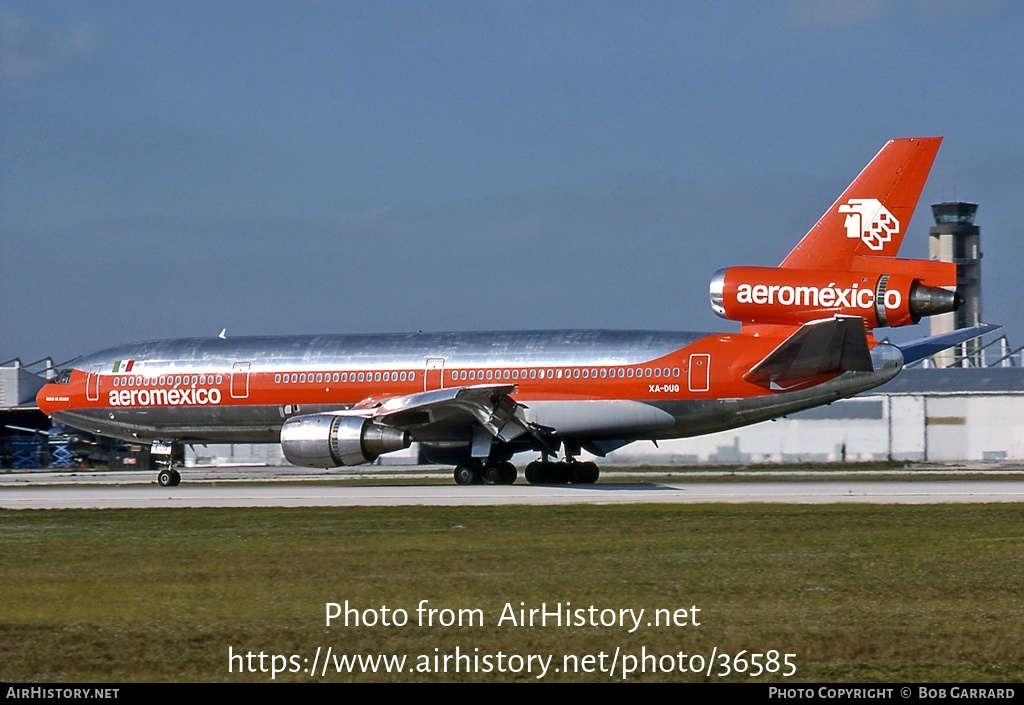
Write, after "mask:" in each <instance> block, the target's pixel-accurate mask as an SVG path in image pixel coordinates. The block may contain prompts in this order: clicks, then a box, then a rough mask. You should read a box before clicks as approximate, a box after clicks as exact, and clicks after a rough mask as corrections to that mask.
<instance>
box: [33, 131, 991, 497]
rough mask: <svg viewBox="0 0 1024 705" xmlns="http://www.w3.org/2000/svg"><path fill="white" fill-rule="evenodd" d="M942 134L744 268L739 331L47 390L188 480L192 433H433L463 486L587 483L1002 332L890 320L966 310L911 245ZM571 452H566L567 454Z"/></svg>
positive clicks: (196, 355) (87, 364)
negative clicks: (184, 470)
mask: <svg viewBox="0 0 1024 705" xmlns="http://www.w3.org/2000/svg"><path fill="white" fill-rule="evenodd" d="M940 142H941V138H940V137H918V138H903V139H895V140H892V141H890V142H888V143H887V144H886V145H885V146H884V147H883V148H882V149H881V151H880V152H879V153H878V154H877V155H876V156H875V157H874V158H873V159H872V160H871V161H870V162H869V163H868V165H867V166H866V167H865V168H864V170H863V171H862V172H861V173H860V175H859V176H857V178H856V179H854V181H853V182H852V183H851V184H850V186H849V187H847V189H846V190H845V191H844V192H843V193H842V195H840V197H839V198H838V199H837V200H836V202H835V203H834V204H832V206H831V207H830V208H829V209H828V210H827V211H826V212H825V213H824V215H822V216H821V218H820V219H819V220H818V221H817V223H815V225H814V227H812V228H811V230H810V231H809V232H808V233H807V234H806V235H805V236H804V237H803V239H801V240H800V242H799V243H798V244H797V245H796V247H795V248H794V249H793V250H792V252H790V254H789V255H788V256H787V257H786V258H785V259H784V260H783V261H782V263H781V264H780V265H779V266H778V267H730V268H728V269H724V270H721V271H719V272H717V273H716V274H715V275H714V277H713V278H712V280H711V286H710V295H711V306H712V308H713V309H714V311H715V312H716V313H717V314H718V315H719V316H721V317H723V318H726V319H729V320H732V321H737V322H739V324H740V326H739V331H734V332H723V333H692V332H672V331H657V330H638V331H615V330H534V331H516V332H462V333H423V332H415V333H394V334H383V335H381V334H373V335H311V336H310V335H307V336H280V337H239V338H232V337H229V336H217V337H211V338H185V339H175V340H162V341H152V342H145V343H137V344H131V345H122V346H120V347H115V348H111V349H109V350H105V351H103V352H98V353H95V354H92V355H87V356H85V357H81V358H79V359H77V360H75V361H73V364H71V365H70V366H69V367H67V368H65V369H62V370H60V371H59V372H58V373H57V374H56V375H55V377H54V379H52V380H51V381H50V382H49V383H47V384H46V385H45V386H44V387H43V388H42V389H41V390H40V392H39V394H38V397H37V402H38V404H39V407H40V409H42V410H43V411H44V412H45V413H47V414H48V415H49V416H50V417H52V419H53V420H54V422H56V423H59V424H64V425H66V426H71V427H74V428H77V429H81V430H85V431H88V432H91V433H95V434H100V435H105V436H112V437H115V438H120V439H124V440H127V441H132V442H142V443H149V444H151V447H152V450H153V453H154V456H155V457H157V458H159V459H160V464H161V469H160V471H159V474H158V478H157V481H158V483H159V484H160V485H162V486H174V485H177V484H178V483H179V482H180V481H181V475H180V473H179V471H178V470H177V469H176V466H177V465H178V464H179V463H180V459H181V457H182V456H183V452H182V448H183V445H184V444H195V443H199V444H202V443H221V442H238V443H257V442H267V443H271V442H279V443H280V444H281V447H282V450H283V452H284V455H285V457H286V458H287V459H288V461H289V462H290V463H292V464H294V465H300V466H305V467H315V468H332V467H341V466H354V465H361V464H364V463H372V462H374V461H376V460H377V459H378V458H379V457H380V456H381V455H384V454H386V453H391V452H395V451H399V450H401V449H405V448H408V447H409V446H410V445H411V444H412V443H414V442H415V443H418V444H419V447H420V450H421V453H422V454H423V455H424V456H425V457H426V459H427V460H429V461H430V462H432V463H440V464H448V465H453V466H455V469H454V478H455V482H456V483H458V484H462V485H468V484H476V483H487V484H512V483H514V482H515V481H516V479H517V478H518V470H517V468H516V466H515V465H514V464H513V463H512V459H513V457H514V456H516V455H517V454H519V453H532V454H534V458H535V459H533V460H532V461H531V462H529V464H527V465H526V467H525V472H524V475H525V478H526V480H527V481H528V482H530V483H539V484H552V483H554V484H559V483H577V484H589V483H593V482H596V481H597V479H598V477H599V469H598V466H597V465H596V464H595V463H594V462H592V461H586V460H582V459H580V458H579V456H580V455H581V453H582V451H587V452H588V453H590V454H591V455H593V456H596V457H604V456H606V455H607V454H608V453H611V452H613V451H615V450H616V449H619V448H621V447H623V446H625V445H627V444H629V443H634V442H637V441H654V442H657V441H659V440H662V439H671V438H683V437H690V436H696V435H700V434H706V433H713V432H716V431H722V430H725V429H731V428H735V427H738V426H744V425H747V424H753V423H758V422H761V421H766V420H769V419H774V418H778V417H781V416H784V415H786V414H789V413H792V412H796V411H800V410H802V409H807V408H810V407H814V406H818V405H821V404H828V403H830V402H834V401H836V400H838V399H843V398H846V397H850V396H853V395H855V394H858V393H861V392H864V391H867V390H869V389H872V388H874V387H877V386H879V385H881V384H884V383H885V382H887V381H888V380H890V379H892V378H893V377H894V376H895V375H896V374H897V373H898V372H899V371H900V370H901V369H902V368H903V366H904V365H906V364H909V363H910V362H912V361H915V360H918V359H920V358H922V357H925V356H927V355H931V354H934V353H935V352H937V351H939V350H941V349H944V348H946V347H949V346H952V345H955V344H957V343H959V342H963V341H965V340H969V339H971V338H974V337H977V336H978V335H980V334H982V333H984V332H987V331H988V330H991V329H993V328H995V326H980V327H975V328H969V329H962V330H960V331H954V332H953V333H947V334H945V335H942V336H934V337H931V338H924V339H922V340H919V341H915V342H913V343H908V344H904V345H894V344H891V343H887V342H883V341H879V340H877V339H876V338H875V336H874V334H873V331H874V330H875V329H877V328H882V327H899V326H906V325H912V324H915V323H917V322H918V321H919V320H920V319H921V318H922V317H925V316H931V315H935V314H941V313H947V312H950V311H953V310H955V309H956V308H957V307H958V305H959V304H960V301H961V299H960V297H959V295H958V294H957V293H956V265H955V264H953V263H950V262H939V261H931V260H915V259H903V258H898V257H897V253H898V250H899V248H900V245H901V244H902V241H903V236H904V233H905V232H906V227H907V224H908V223H909V222H910V219H911V216H912V215H913V212H914V209H915V207H916V205H917V201H918V199H919V198H920V195H921V190H922V189H923V187H924V183H925V180H926V179H927V177H928V173H929V171H930V170H931V166H932V163H933V161H934V159H935V155H936V153H937V151H938V148H939V144H940ZM559 458H561V459H559Z"/></svg>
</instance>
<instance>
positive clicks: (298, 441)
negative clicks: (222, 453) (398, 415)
mask: <svg viewBox="0 0 1024 705" xmlns="http://www.w3.org/2000/svg"><path fill="white" fill-rule="evenodd" d="M410 442H411V439H410V438H409V434H408V433H406V432H405V431H400V430H398V429H397V428H392V427H391V426H380V425H378V424H375V423H373V422H372V421H370V420H369V419H366V418H363V417H361V416H337V415H334V414H309V415H307V416H295V417H293V418H290V419H288V420H287V421H285V422H284V426H282V427H281V450H282V451H284V457H285V458H287V459H288V462H289V463H291V464H292V465H300V466H303V467H307V468H331V467H337V466H339V465H362V464H363V463H371V462H373V461H374V460H376V459H377V458H378V456H380V455H383V454H384V453H390V452H392V451H396V450H401V449H402V448H408V447H409V443H410Z"/></svg>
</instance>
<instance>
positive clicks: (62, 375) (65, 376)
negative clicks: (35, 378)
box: [53, 368, 71, 384]
mask: <svg viewBox="0 0 1024 705" xmlns="http://www.w3.org/2000/svg"><path fill="white" fill-rule="evenodd" d="M70 381H71V369H70V368H68V369H66V370H59V371H58V372H57V376H56V377H54V378H53V383H54V384H68V383H69V382H70Z"/></svg>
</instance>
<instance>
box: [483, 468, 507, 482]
mask: <svg viewBox="0 0 1024 705" xmlns="http://www.w3.org/2000/svg"><path fill="white" fill-rule="evenodd" d="M483 478H484V484H485V485H501V484H504V483H503V482H502V481H501V469H500V468H499V467H498V466H497V465H488V466H486V467H485V468H484V472H483Z"/></svg>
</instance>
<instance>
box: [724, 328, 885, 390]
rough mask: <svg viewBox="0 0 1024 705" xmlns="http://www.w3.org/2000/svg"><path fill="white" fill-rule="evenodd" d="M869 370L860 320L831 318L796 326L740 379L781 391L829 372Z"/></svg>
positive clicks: (870, 368)
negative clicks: (794, 330)
mask: <svg viewBox="0 0 1024 705" xmlns="http://www.w3.org/2000/svg"><path fill="white" fill-rule="evenodd" d="M873 369H874V366H873V365H872V363H871V353H870V351H869V350H868V342H867V333H866V331H865V328H864V319H863V318H860V317H858V316H835V317H834V318H822V319H819V320H817V321H811V322H809V323H805V324H804V325H802V326H800V327H799V328H798V329H797V330H796V332H795V333H793V334H792V335H791V336H789V337H788V338H786V340H784V341H783V342H782V344H780V345H779V346H778V347H777V348H775V349H774V350H772V351H771V352H770V353H768V355H767V356H766V357H765V358H764V359H763V360H761V361H760V362H758V363H757V364H756V365H754V366H753V367H752V368H751V369H750V371H749V372H747V373H746V374H745V375H743V379H745V380H746V381H748V382H753V383H754V384H760V385H762V386H768V387H770V388H772V389H781V388H782V386H781V385H782V384H783V383H786V382H793V381H795V380H801V379H807V378H809V377H815V376H817V375H823V374H827V373H829V372H847V371H852V370H857V371H862V372H871V371H872V370H873Z"/></svg>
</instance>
